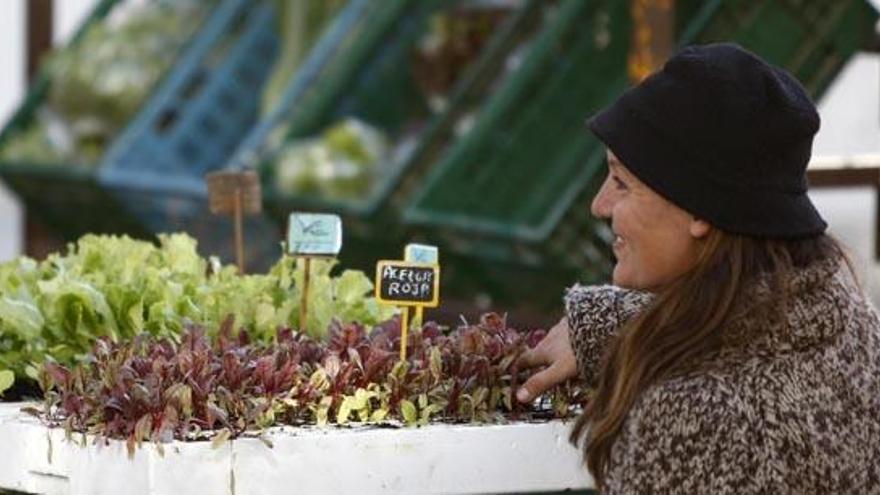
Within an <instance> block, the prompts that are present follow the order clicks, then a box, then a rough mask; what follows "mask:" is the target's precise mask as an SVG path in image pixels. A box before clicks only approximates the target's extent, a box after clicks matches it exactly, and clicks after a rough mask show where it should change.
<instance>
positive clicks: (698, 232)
mask: <svg viewBox="0 0 880 495" xmlns="http://www.w3.org/2000/svg"><path fill="white" fill-rule="evenodd" d="M711 230H712V225H710V224H709V222H707V221H705V220H700V219H699V218H697V217H694V218H693V219H692V220H691V226H690V231H691V236H693V237H694V238H695V239H702V238H703V237H706V236H707V235H708V234H709V231H711Z"/></svg>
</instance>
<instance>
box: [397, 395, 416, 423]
mask: <svg viewBox="0 0 880 495" xmlns="http://www.w3.org/2000/svg"><path fill="white" fill-rule="evenodd" d="M400 414H401V415H402V416H403V421H404V423H406V424H407V425H414V424H416V423H417V422H418V420H419V414H418V411H417V410H416V406H415V404H413V403H412V402H410V401H408V400H406V399H403V400H401V401H400Z"/></svg>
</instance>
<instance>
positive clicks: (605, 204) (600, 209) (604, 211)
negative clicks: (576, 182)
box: [590, 181, 612, 218]
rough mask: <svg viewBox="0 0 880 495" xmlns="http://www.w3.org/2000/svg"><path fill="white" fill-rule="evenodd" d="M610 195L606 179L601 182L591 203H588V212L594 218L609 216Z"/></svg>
mask: <svg viewBox="0 0 880 495" xmlns="http://www.w3.org/2000/svg"><path fill="white" fill-rule="evenodd" d="M611 203H612V201H611V195H610V194H608V181H605V182H604V183H603V184H602V187H601V188H600V189H599V192H598V193H596V197H594V198H593V203H592V204H591V205H590V213H592V214H593V216H594V217H596V218H611Z"/></svg>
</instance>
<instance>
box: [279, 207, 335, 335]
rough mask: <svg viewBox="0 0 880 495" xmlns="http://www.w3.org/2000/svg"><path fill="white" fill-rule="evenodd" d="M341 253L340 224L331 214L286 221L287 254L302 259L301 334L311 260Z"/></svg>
mask: <svg viewBox="0 0 880 495" xmlns="http://www.w3.org/2000/svg"><path fill="white" fill-rule="evenodd" d="M340 250H342V220H341V219H340V218H339V215H334V214H330V213H298V212H293V213H291V214H290V217H289V218H288V221H287V252H288V253H290V254H291V255H293V256H294V257H295V258H303V259H304V262H305V267H304V268H305V270H304V273H303V290H302V299H301V300H300V308H299V326H300V331H303V332H304V331H305V330H306V328H307V327H306V324H307V322H308V301H309V295H308V294H309V278H310V270H311V261H312V258H327V257H330V258H333V257H336V256H337V255H338V254H339V251H340Z"/></svg>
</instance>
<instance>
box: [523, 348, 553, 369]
mask: <svg viewBox="0 0 880 495" xmlns="http://www.w3.org/2000/svg"><path fill="white" fill-rule="evenodd" d="M543 342H544V341H541V343H543ZM516 364H517V366H519V367H520V368H521V369H528V368H535V367H537V366H543V365H545V364H550V361H549V360H548V356H547V353H546V352H543V348H542V347H541V344H538V346H537V347H535V348H534V349H529V350H527V351H526V352H524V353H522V354H521V355H520V356H519V359H517V360H516Z"/></svg>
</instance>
